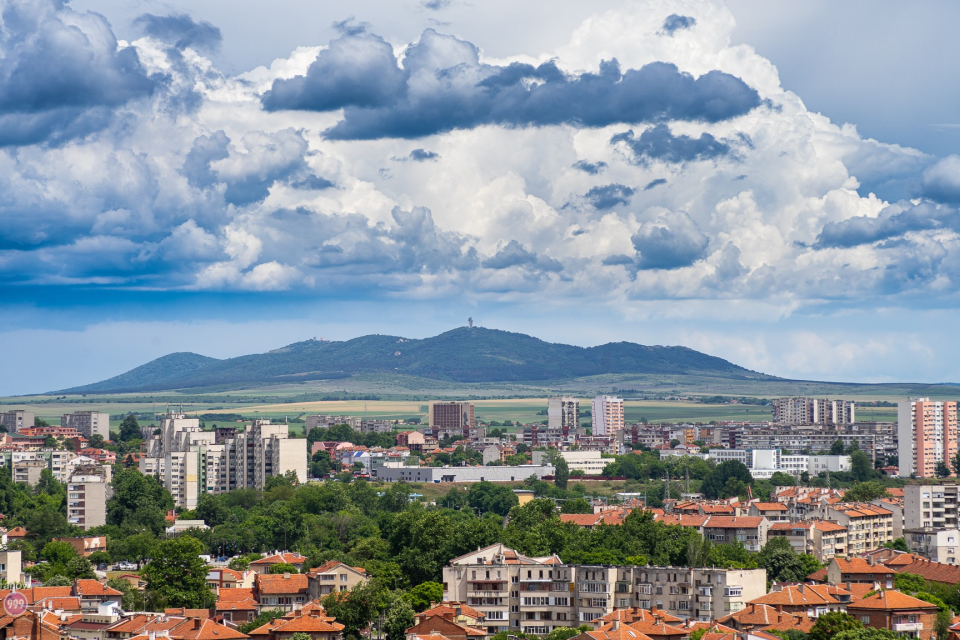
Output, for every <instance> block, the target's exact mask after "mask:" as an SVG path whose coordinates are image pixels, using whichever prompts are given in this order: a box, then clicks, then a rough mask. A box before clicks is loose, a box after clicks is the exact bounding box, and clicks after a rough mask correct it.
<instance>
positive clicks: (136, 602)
mask: <svg viewBox="0 0 960 640" xmlns="http://www.w3.org/2000/svg"><path fill="white" fill-rule="evenodd" d="M107 586H108V587H110V588H111V589H116V590H117V591H119V592H120V593H122V594H123V597H122V599H121V601H120V606H121V607H123V609H124V611H143V610H144V609H145V608H146V603H145V602H144V598H143V593H141V592H140V590H139V589H135V588H134V587H133V585H131V584H130V583H129V582H128V581H126V580H124V579H123V578H111V579H110V580H107Z"/></svg>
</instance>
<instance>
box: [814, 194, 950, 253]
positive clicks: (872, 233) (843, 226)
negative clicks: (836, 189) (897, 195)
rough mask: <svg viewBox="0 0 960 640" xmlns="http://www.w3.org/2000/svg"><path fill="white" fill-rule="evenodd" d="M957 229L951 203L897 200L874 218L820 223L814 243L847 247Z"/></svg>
mask: <svg viewBox="0 0 960 640" xmlns="http://www.w3.org/2000/svg"><path fill="white" fill-rule="evenodd" d="M934 229H953V230H955V231H956V230H960V215H958V213H957V210H956V209H954V208H953V207H946V206H942V205H936V204H931V203H929V202H927V203H920V204H918V205H915V204H913V203H911V202H898V203H896V204H893V205H890V206H888V207H886V208H885V209H883V211H881V212H880V214H879V215H878V216H876V217H874V218H871V217H867V216H857V217H855V218H847V219H846V220H841V221H839V222H828V223H827V224H825V225H824V226H823V229H822V230H821V231H820V235H819V236H817V240H816V242H815V243H814V245H813V246H814V248H817V249H833V248H849V247H857V246H860V245H864V244H872V243H875V242H879V241H881V240H890V239H893V238H899V237H901V236H903V235H904V234H906V233H909V232H911V231H929V230H934Z"/></svg>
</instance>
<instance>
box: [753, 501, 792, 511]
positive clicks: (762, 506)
mask: <svg viewBox="0 0 960 640" xmlns="http://www.w3.org/2000/svg"><path fill="white" fill-rule="evenodd" d="M753 506H754V507H756V508H757V509H759V510H760V511H789V509H787V507H786V505H784V504H781V503H779V502H755V503H754V504H753Z"/></svg>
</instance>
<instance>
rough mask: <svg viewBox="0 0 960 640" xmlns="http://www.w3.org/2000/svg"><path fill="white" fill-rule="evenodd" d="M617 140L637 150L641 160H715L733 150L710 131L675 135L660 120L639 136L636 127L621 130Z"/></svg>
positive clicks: (635, 156) (637, 155)
mask: <svg viewBox="0 0 960 640" xmlns="http://www.w3.org/2000/svg"><path fill="white" fill-rule="evenodd" d="M610 142H611V143H613V144H617V143H620V142H622V143H623V144H624V145H625V146H626V147H627V148H628V149H630V151H631V152H632V153H633V156H634V158H635V159H636V161H637V162H648V161H650V160H662V161H663V162H673V163H680V162H693V161H695V160H711V159H713V158H719V157H721V156H725V155H727V154H728V153H730V145H728V144H727V143H725V142H720V141H719V140H717V139H716V138H714V137H713V136H712V135H710V134H709V133H701V134H700V137H699V138H691V137H690V136H686V135H680V136H675V135H673V133H672V132H671V131H670V127H668V126H667V125H665V124H658V125H657V126H655V127H651V128H649V129H647V130H646V131H644V132H643V133H641V134H640V137H639V138H638V137H636V136H635V134H634V133H633V130H632V129H631V130H630V131H627V132H626V133H618V134H617V135H615V136H613V137H612V138H611V139H610Z"/></svg>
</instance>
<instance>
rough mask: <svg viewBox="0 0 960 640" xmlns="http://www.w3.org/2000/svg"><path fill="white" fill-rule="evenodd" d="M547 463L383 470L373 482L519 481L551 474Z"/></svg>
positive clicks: (392, 468) (551, 467)
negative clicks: (376, 480) (513, 465)
mask: <svg viewBox="0 0 960 640" xmlns="http://www.w3.org/2000/svg"><path fill="white" fill-rule="evenodd" d="M553 471H554V469H553V466H552V465H549V464H545V465H535V464H522V465H519V466H516V467H507V466H504V467H383V468H381V469H378V470H377V479H378V480H383V481H385V482H397V481H400V480H403V481H405V482H433V483H439V482H484V481H486V482H519V481H521V480H526V479H527V478H529V477H530V476H536V477H538V478H542V477H543V476H552V475H553Z"/></svg>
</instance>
